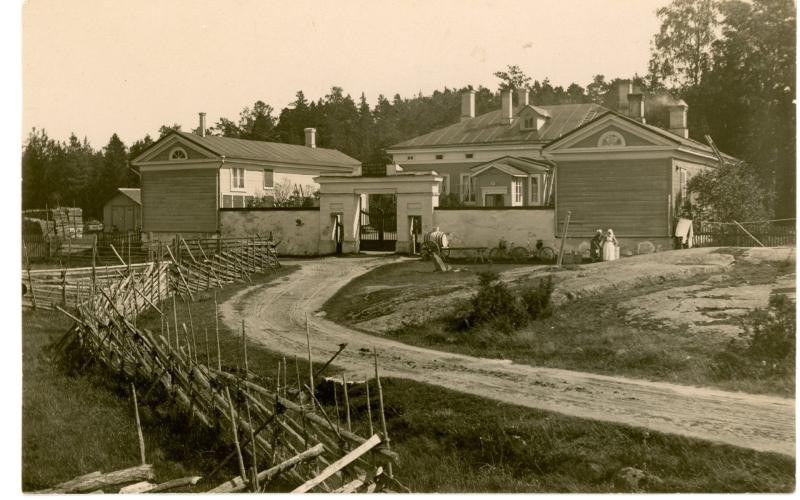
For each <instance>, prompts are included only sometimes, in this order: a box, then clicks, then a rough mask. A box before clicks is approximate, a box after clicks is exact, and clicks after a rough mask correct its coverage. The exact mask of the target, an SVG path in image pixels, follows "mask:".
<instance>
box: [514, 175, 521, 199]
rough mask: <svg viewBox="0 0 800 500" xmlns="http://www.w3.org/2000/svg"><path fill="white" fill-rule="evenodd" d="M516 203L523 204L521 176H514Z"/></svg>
mask: <svg viewBox="0 0 800 500" xmlns="http://www.w3.org/2000/svg"><path fill="white" fill-rule="evenodd" d="M514 203H516V204H518V205H521V204H522V179H520V178H519V177H515V178H514Z"/></svg>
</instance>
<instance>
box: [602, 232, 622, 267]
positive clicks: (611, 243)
mask: <svg viewBox="0 0 800 500" xmlns="http://www.w3.org/2000/svg"><path fill="white" fill-rule="evenodd" d="M618 245H619V243H618V242H617V238H616V236H614V231H612V230H611V229H609V230H608V231H606V235H605V241H604V242H603V260H604V261H608V260H617V246H618Z"/></svg>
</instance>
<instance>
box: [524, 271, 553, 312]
mask: <svg viewBox="0 0 800 500" xmlns="http://www.w3.org/2000/svg"><path fill="white" fill-rule="evenodd" d="M552 295H553V277H552V276H548V277H547V278H546V279H543V280H540V281H539V284H538V285H537V286H536V287H530V288H527V289H525V290H524V291H523V292H522V302H523V303H524V304H525V309H526V310H527V312H528V317H530V319H532V320H536V319H544V318H548V317H550V315H551V314H553V310H552V308H551V307H550V297H551V296H552Z"/></svg>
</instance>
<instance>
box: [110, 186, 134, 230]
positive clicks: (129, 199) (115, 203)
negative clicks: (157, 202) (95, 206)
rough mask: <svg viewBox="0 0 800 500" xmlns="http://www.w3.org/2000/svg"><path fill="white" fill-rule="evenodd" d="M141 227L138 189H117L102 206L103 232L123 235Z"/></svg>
mask: <svg viewBox="0 0 800 500" xmlns="http://www.w3.org/2000/svg"><path fill="white" fill-rule="evenodd" d="M141 227H142V195H141V191H140V190H139V189H138V188H119V192H118V193H117V194H116V195H114V197H113V198H111V199H110V200H108V201H107V202H106V204H105V205H103V231H104V232H106V233H125V232H128V231H138V230H139V229H141Z"/></svg>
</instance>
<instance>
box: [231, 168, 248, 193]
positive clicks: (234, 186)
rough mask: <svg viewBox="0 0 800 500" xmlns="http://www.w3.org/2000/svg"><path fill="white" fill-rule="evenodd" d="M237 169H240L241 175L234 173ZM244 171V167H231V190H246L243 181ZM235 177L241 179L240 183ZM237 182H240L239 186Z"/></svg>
mask: <svg viewBox="0 0 800 500" xmlns="http://www.w3.org/2000/svg"><path fill="white" fill-rule="evenodd" d="M237 170H241V173H242V175H241V176H237V175H236V171H237ZM246 171H247V170H246V169H245V168H242V167H231V191H245V190H246V188H245V183H244V176H245V172H246ZM237 178H238V180H240V181H241V182H240V183H237V182H236V181H237ZM238 184H241V186H239V185H238Z"/></svg>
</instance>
